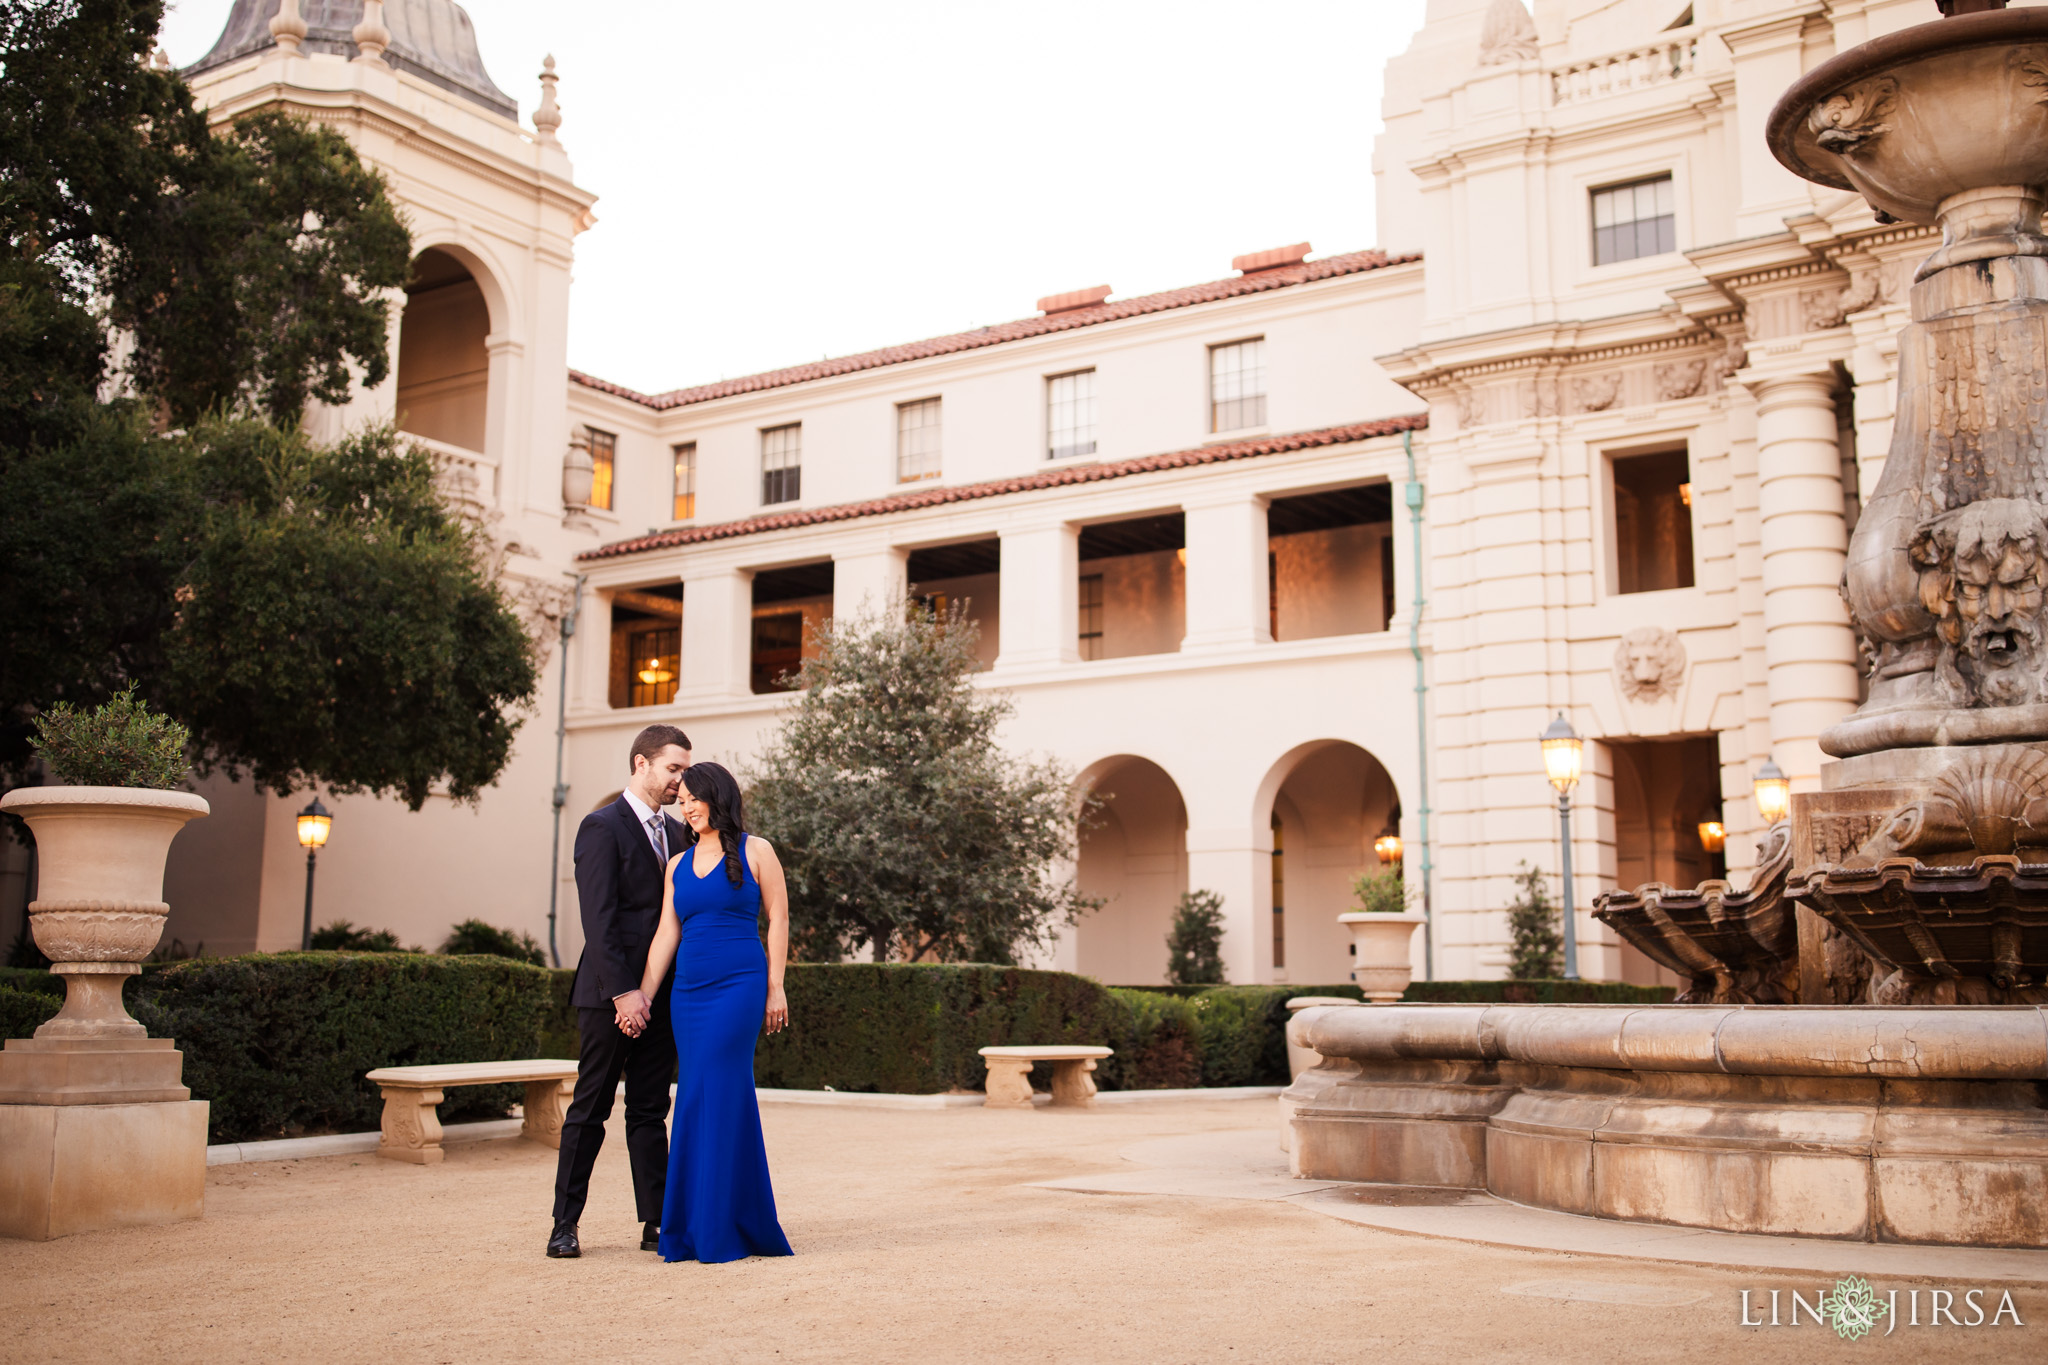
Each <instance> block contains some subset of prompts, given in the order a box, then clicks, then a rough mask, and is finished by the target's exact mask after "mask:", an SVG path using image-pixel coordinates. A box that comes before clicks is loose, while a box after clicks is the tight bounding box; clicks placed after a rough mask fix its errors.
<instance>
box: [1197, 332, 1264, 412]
mask: <svg viewBox="0 0 2048 1365" xmlns="http://www.w3.org/2000/svg"><path fill="white" fill-rule="evenodd" d="M1264 425H1266V339H1265V338H1264V337H1253V338H1252V339H1251V340H1250V341H1238V342H1233V343H1232V344H1230V345H1228V346H1211V347H1210V348H1209V430H1211V431H1237V430H1239V429H1241V428H1243V427H1262V426H1264Z"/></svg>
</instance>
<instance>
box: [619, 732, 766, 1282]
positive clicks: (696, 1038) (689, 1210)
mask: <svg viewBox="0 0 2048 1365" xmlns="http://www.w3.org/2000/svg"><path fill="white" fill-rule="evenodd" d="M681 805H682V816H683V820H684V822H685V823H686V824H688V825H689V827H690V828H691V830H692V831H694V832H695V834H696V836H697V846H696V847H695V848H693V849H685V850H683V851H682V852H681V853H679V854H677V855H676V856H675V857H673V858H671V859H669V864H668V891H667V893H666V894H665V896H664V897H663V899H662V907H661V927H660V928H658V929H656V930H655V932H654V943H653V944H652V946H650V947H649V948H648V950H647V974H646V976H645V977H643V978H642V979H641V983H640V989H641V991H642V992H643V993H644V994H646V995H647V996H648V997H649V998H650V999H651V998H652V997H653V995H654V993H655V992H656V991H657V990H659V989H661V979H662V977H664V976H666V975H667V974H668V964H669V962H670V960H671V959H674V960H675V963H676V984H675V993H674V994H673V995H672V996H671V997H670V1014H671V1015H672V1017H673V1018H674V1021H675V1031H676V1061H677V1076H676V1106H675V1119H674V1122H673V1123H672V1124H671V1125H670V1131H669V1143H668V1194H667V1197H666V1198H665V1199H664V1200H663V1203H662V1212H661V1237H660V1243H659V1245H660V1250H661V1258H662V1259H663V1260H665V1261H707V1262H708V1261H736V1260H739V1259H740V1258H741V1257H743V1256H788V1255H792V1254H793V1253H792V1252H791V1251H790V1249H789V1239H788V1238H786V1237H784V1236H783V1235H782V1225H781V1224H780V1223H778V1222H776V1220H775V1191H774V1190H773V1189H772V1188H771V1187H770V1186H769V1183H768V1152H767V1149H766V1147H764V1146H763V1145H762V1142H761V1109H760V1106H759V1105H758V1104H757V1103H756V1102H755V1100H754V1044H755V1041H756V1040H757V1039H758V1038H759V1036H760V1032H761V1027H762V1025H763V1023H766V1025H767V1028H768V1031H769V1032H770V1033H779V1032H781V1031H782V1029H783V1027H784V1026H786V1025H787V1024H788V1023H789V1001H788V1000H787V999H786V998H785V997H784V996H783V993H782V971H783V967H784V966H785V965H786V964H787V962H788V960H789V891H788V888H787V887H786V886H785V885H784V884H783V880H782V864H781V863H779V862H777V861H776V859H775V850H774V849H773V848H770V847H769V846H768V841H767V840H766V839H758V838H750V837H748V835H747V833H746V831H745V828H744V826H743V824H742V823H741V811H740V786H739V783H738V782H736V781H734V780H733V775H732V774H731V773H729V772H727V771H726V770H725V769H724V768H722V767H720V766H719V765H718V764H716V763H699V764H696V765H695V766H693V767H690V768H686V769H684V771H683V790H682V797H681ZM763 910H766V911H767V913H768V949H767V951H766V952H765V953H764V952H763V951H762V950H761V929H760V924H761V912H762V911H763Z"/></svg>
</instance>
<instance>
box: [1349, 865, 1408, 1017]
mask: <svg viewBox="0 0 2048 1365" xmlns="http://www.w3.org/2000/svg"><path fill="white" fill-rule="evenodd" d="M1351 892H1352V894H1353V895H1354V896H1356V897H1357V898H1358V907H1359V908H1358V909H1356V910H1354V911H1352V912H1351V913H1350V914H1346V915H1339V916H1337V922H1338V923H1339V924H1342V925H1344V926H1345V927H1346V928H1347V929H1349V930H1350V931H1351V943H1352V951H1353V952H1355V953H1356V954H1357V961H1356V962H1355V963H1354V964H1353V968H1352V972H1351V978H1352V980H1354V981H1356V982H1357V983H1358V986H1359V989H1360V990H1362V991H1364V992H1365V998H1366V999H1368V1000H1370V1001H1372V1002H1373V1003H1374V1004H1376V1005H1386V1004H1391V1003H1393V1002H1394V1001H1396V1000H1399V999H1400V998H1401V995H1402V993H1403V992H1404V991H1406V990H1407V989H1408V982H1409V980H1410V978H1411V977H1412V976H1413V975H1414V969H1413V968H1412V967H1411V966H1410V965H1409V959H1408V943H1409V940H1410V939H1412V938H1414V936H1415V929H1416V926H1417V925H1419V924H1421V923H1422V916H1421V915H1419V914H1417V913H1415V912H1413V911H1411V910H1409V909H1408V889H1407V883H1406V882H1405V881H1403V880H1402V877H1401V874H1400V872H1399V871H1387V872H1366V873H1361V874H1359V876H1358V879H1357V880H1356V881H1354V882H1352V884H1351Z"/></svg>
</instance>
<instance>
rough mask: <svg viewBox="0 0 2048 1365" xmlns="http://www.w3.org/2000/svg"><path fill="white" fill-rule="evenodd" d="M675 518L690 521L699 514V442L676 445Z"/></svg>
mask: <svg viewBox="0 0 2048 1365" xmlns="http://www.w3.org/2000/svg"><path fill="white" fill-rule="evenodd" d="M673 453H674V455H675V457H676V503H675V514H674V515H675V520H677V521H688V520H690V519H691V518H692V517H694V516H696V515H697V443H696V442H695V441H689V442H686V443H684V444H683V445H679V446H676V447H675V448H674V451H673Z"/></svg>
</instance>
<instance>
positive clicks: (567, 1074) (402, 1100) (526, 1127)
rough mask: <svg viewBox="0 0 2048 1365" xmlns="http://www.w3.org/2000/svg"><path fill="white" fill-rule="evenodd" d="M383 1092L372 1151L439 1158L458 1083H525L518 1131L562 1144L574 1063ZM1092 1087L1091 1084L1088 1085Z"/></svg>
mask: <svg viewBox="0 0 2048 1365" xmlns="http://www.w3.org/2000/svg"><path fill="white" fill-rule="evenodd" d="M364 1079H365V1080H369V1081H374V1082H376V1084H377V1087H378V1089H379V1090H380V1091H381V1092H382V1093H383V1095H384V1122H383V1130H384V1136H383V1139H382V1140H381V1141H380V1142H378V1144H377V1155H378V1156H385V1157H390V1158H391V1159H392V1160H393V1161H410V1162H413V1163H414V1164H416V1165H420V1166H431V1165H433V1164H435V1163H436V1162H438V1161H440V1160H441V1156H442V1153H441V1118H440V1116H439V1115H438V1114H436V1113H435V1112H434V1106H435V1105H437V1104H439V1103H440V1102H441V1092H442V1091H444V1090H447V1089H449V1088H451V1087H454V1086H459V1085H504V1084H507V1083H509V1082H520V1081H523V1082H525V1083H526V1121H525V1122H524V1123H523V1124H522V1125H521V1126H520V1129H519V1135H520V1136H521V1137H525V1138H531V1139H533V1140H534V1141H535V1142H539V1143H544V1144H546V1145H547V1146H549V1147H560V1146H561V1145H562V1119H563V1116H564V1115H565V1114H567V1112H568V1109H569V1094H570V1092H571V1091H573V1090H574V1089H575V1088H576V1063H574V1062H564V1061H558V1060H554V1059H550V1058H546V1057H541V1058H536V1059H534V1060H531V1061H522V1062H459V1063H453V1064H450V1065H446V1066H384V1067H379V1068H377V1069H376V1070H375V1071H372V1072H370V1073H369V1075H367V1076H366V1077H364ZM1091 1089H1092V1087H1091Z"/></svg>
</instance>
